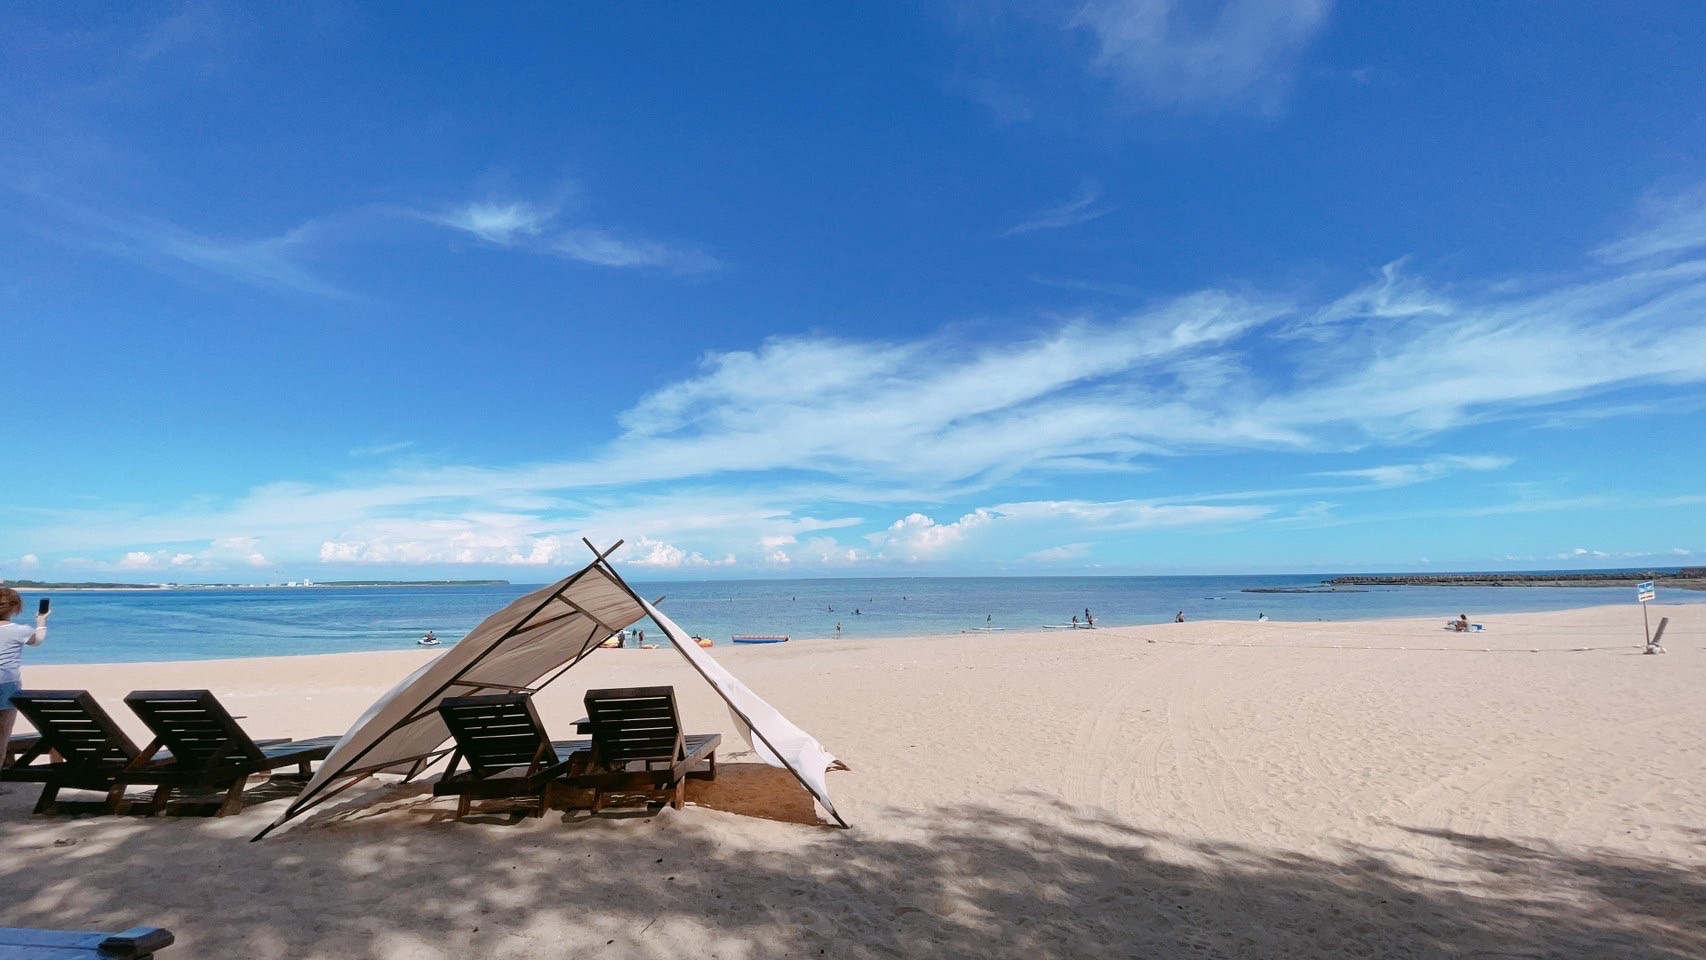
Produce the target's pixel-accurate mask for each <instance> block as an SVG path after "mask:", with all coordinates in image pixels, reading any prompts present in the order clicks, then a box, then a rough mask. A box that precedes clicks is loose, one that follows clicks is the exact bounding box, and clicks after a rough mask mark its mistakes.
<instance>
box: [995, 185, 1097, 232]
mask: <svg viewBox="0 0 1706 960" xmlns="http://www.w3.org/2000/svg"><path fill="white" fill-rule="evenodd" d="M1101 199H1102V188H1101V187H1099V186H1097V185H1096V184H1094V183H1086V184H1085V185H1084V186H1083V187H1082V188H1080V189H1079V191H1078V194H1077V195H1076V196H1074V197H1073V198H1072V199H1070V200H1068V201H1066V202H1065V203H1061V204H1058V205H1056V206H1053V207H1050V208H1049V209H1047V210H1044V211H1042V212H1041V213H1038V214H1036V215H1034V216H1032V217H1029V218H1027V219H1025V220H1022V221H1020V222H1019V223H1017V224H1014V225H1013V226H1011V227H1008V228H1007V229H1006V230H1004V231H1002V233H1001V235H1002V236H1004V237H1016V236H1019V235H1021V234H1026V233H1034V232H1036V231H1038V230H1059V229H1062V228H1064V227H1073V226H1077V225H1078V224H1080V223H1089V222H1090V221H1091V220H1095V219H1097V218H1099V217H1105V216H1107V215H1108V214H1110V213H1112V212H1114V210H1115V209H1116V208H1115V207H1113V206H1107V205H1099V204H1100V202H1101Z"/></svg>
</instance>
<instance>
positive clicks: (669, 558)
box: [616, 537, 735, 570]
mask: <svg viewBox="0 0 1706 960" xmlns="http://www.w3.org/2000/svg"><path fill="white" fill-rule="evenodd" d="M616 559H617V561H618V562H620V563H627V564H631V565H633V566H636V567H650V568H652V569H663V570H678V569H682V568H685V567H728V566H734V564H735V558H734V557H733V556H732V555H730V556H725V557H724V558H723V559H721V560H707V559H705V557H704V555H702V554H700V553H698V552H697V551H693V552H689V551H686V550H682V549H681V548H679V547H676V546H674V545H673V544H668V543H664V542H662V541H658V540H651V539H648V538H646V537H641V538H640V539H639V540H638V541H636V542H634V543H631V544H626V545H624V546H623V548H622V549H621V550H619V551H617V556H616Z"/></svg>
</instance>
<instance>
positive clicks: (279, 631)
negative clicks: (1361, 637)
mask: <svg viewBox="0 0 1706 960" xmlns="http://www.w3.org/2000/svg"><path fill="white" fill-rule="evenodd" d="M1325 576H1326V575H1322V574H1307V575H1305V574H1298V575H1291V576H1237V577H1211V576H1202V577H898V578H886V579H832V580H744V581H682V582H656V581H653V582H634V581H631V583H632V585H633V586H634V588H635V590H636V591H637V592H639V593H640V594H641V595H642V596H644V597H646V598H647V599H656V598H658V597H663V598H664V602H663V603H662V605H661V609H662V610H663V611H664V612H665V613H667V614H669V616H670V617H671V618H672V619H674V620H675V621H676V623H678V624H680V625H681V626H682V628H683V629H685V630H687V631H689V632H691V633H697V634H700V635H702V636H706V637H710V638H711V639H712V640H713V641H715V642H716V643H718V644H719V645H721V644H725V643H728V642H729V637H730V635H732V634H787V635H789V636H790V637H792V638H793V639H794V640H796V641H808V642H809V641H813V640H823V639H831V638H834V637H836V636H840V637H843V638H848V639H858V638H893V637H907V636H919V635H926V634H943V633H959V632H962V631H978V630H982V629H987V628H999V629H1003V630H1035V629H1038V628H1040V627H1044V626H1048V625H1057V624H1066V623H1069V622H1070V618H1071V617H1072V616H1074V615H1076V616H1078V617H1079V618H1080V619H1082V618H1083V616H1084V611H1085V609H1086V608H1088V609H1089V611H1090V612H1091V613H1092V614H1093V615H1094V616H1095V618H1096V623H1097V625H1098V626H1104V627H1115V626H1131V625H1140V624H1157V623H1167V622H1170V621H1172V619H1173V617H1174V615H1175V614H1176V613H1178V612H1181V611H1182V612H1183V613H1184V614H1185V616H1186V617H1187V618H1188V619H1192V620H1253V619H1255V618H1256V617H1257V616H1258V615H1259V614H1264V613H1265V614H1267V616H1268V618H1269V619H1271V620H1278V621H1308V620H1371V619H1379V618H1384V617H1410V616H1432V617H1438V618H1440V620H1441V622H1442V623H1443V622H1444V620H1446V619H1448V618H1452V617H1456V616H1457V615H1458V614H1459V613H1467V614H1468V615H1469V617H1470V619H1471V620H1473V619H1475V618H1477V617H1480V616H1483V615H1486V614H1492V613H1522V612H1532V611H1546V610H1560V609H1568V608H1571V607H1586V606H1599V605H1603V604H1621V603H1627V604H1628V605H1629V609H1630V616H1631V623H1632V624H1637V626H1636V628H1635V629H1637V630H1638V629H1639V628H1638V622H1639V619H1640V611H1639V610H1638V609H1637V607H1638V605H1637V604H1636V602H1635V594H1634V591H1633V590H1632V589H1629V588H1626V587H1513V586H1504V587H1462V586H1450V587H1446V586H1392V587H1386V586H1379V587H1367V588H1361V589H1362V590H1363V591H1364V592H1337V593H1246V592H1244V591H1245V590H1246V589H1249V588H1257V589H1261V588H1266V589H1275V588H1278V589H1287V588H1294V589H1295V588H1308V587H1316V586H1319V585H1320V582H1321V581H1322V580H1323V579H1324V578H1325ZM539 586H540V585H538V584H513V585H507V586H490V585H482V586H421V587H404V586H395V587H242V588H236V587H231V588H226V587H219V588H187V589H163V590H124V591H96V590H82V591H65V592H61V593H54V594H52V596H53V619H52V621H51V631H50V634H49V636H48V640H47V642H46V643H45V644H43V645H42V646H40V647H36V648H31V649H29V650H27V651H26V652H25V655H24V659H25V665H26V666H27V665H28V664H32V663H123V662H134V661H160V660H203V659H220V658H237V657H262V656H283V655H291V654H310V653H349V652H354V651H365V650H407V649H415V648H416V647H415V641H416V640H417V639H419V638H420V637H421V635H422V634H424V633H425V632H426V631H428V630H432V631H433V632H435V633H436V634H437V635H438V637H439V638H440V640H442V641H443V643H444V644H445V645H446V646H448V645H449V644H451V643H454V642H455V641H456V640H458V639H460V638H461V637H462V635H463V634H464V633H466V632H467V631H468V630H470V629H472V628H473V627H474V625H475V624H477V623H479V622H480V621H481V620H483V619H484V618H485V617H487V616H488V615H490V614H492V613H495V612H496V611H497V610H499V609H500V608H502V607H503V606H504V605H505V604H507V603H509V602H510V601H511V600H513V599H515V598H516V597H519V596H521V595H522V594H524V593H528V592H530V591H532V590H535V589H537V588H538V587H539ZM36 596H39V594H30V595H27V596H26V605H25V615H24V617H23V618H22V619H25V620H26V621H27V618H28V616H29V613H30V612H32V611H34V609H35V597H36ZM1697 602H1706V592H1703V591H1692V590H1667V589H1664V588H1663V587H1661V588H1660V595H1659V597H1658V601H1657V604H1658V606H1657V608H1656V609H1655V610H1654V611H1653V612H1652V622H1653V623H1654V624H1657V622H1658V618H1659V617H1660V616H1662V615H1663V605H1665V604H1669V603H1697ZM838 624H839V625H840V631H839V633H837V630H836V626H837V625H838ZM636 629H645V630H648V632H652V637H651V638H650V639H661V638H660V637H659V636H658V632H657V631H656V628H655V627H653V626H651V625H650V624H649V622H647V621H641V622H640V623H639V624H636ZM1637 636H1638V634H1637ZM441 649H442V648H441Z"/></svg>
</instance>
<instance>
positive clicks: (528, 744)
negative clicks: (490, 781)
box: [438, 693, 555, 777]
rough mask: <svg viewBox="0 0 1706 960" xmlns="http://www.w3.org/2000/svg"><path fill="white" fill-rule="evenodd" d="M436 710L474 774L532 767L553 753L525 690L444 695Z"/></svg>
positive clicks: (479, 774)
mask: <svg viewBox="0 0 1706 960" xmlns="http://www.w3.org/2000/svg"><path fill="white" fill-rule="evenodd" d="M438 713H439V716H441V717H443V718H444V725H445V726H446V727H449V728H450V735H451V736H452V737H455V738H456V747H457V749H458V750H460V751H461V753H462V757H463V759H464V760H466V761H467V763H468V769H469V770H470V771H472V772H473V774H474V776H475V777H487V776H491V775H492V774H495V773H501V772H503V771H505V770H511V769H514V768H516V767H532V766H533V764H534V763H535V762H536V761H538V760H539V759H540V758H541V757H546V756H550V757H555V754H554V753H553V752H552V751H551V738H550V737H549V736H547V735H546V733H545V726H544V724H542V723H540V722H539V714H538V713H537V712H536V711H535V710H534V709H533V698H532V697H531V696H529V695H527V694H525V693H493V694H484V695H481V696H478V697H447V698H445V699H444V700H443V701H442V702H440V703H439V705H438Z"/></svg>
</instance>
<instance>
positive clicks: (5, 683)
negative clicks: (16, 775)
mask: <svg viewBox="0 0 1706 960" xmlns="http://www.w3.org/2000/svg"><path fill="white" fill-rule="evenodd" d="M23 609H24V598H23V597H20V596H18V591H16V590H13V589H12V588H11V587H0V763H4V762H5V759H6V755H7V748H9V747H10V746H11V745H12V723H13V722H14V721H15V720H17V719H18V711H17V709H16V708H14V707H13V706H12V694H14V693H17V692H18V691H19V690H22V689H23V688H24V675H23V671H22V669H21V667H20V665H21V664H22V663H23V659H24V647H26V646H30V647H33V646H36V645H38V644H40V643H41V642H42V640H44V639H46V638H47V617H48V615H47V614H45V613H41V614H37V615H36V625H35V626H34V627H26V626H24V625H23V624H21V623H13V622H12V618H13V617H15V616H17V615H18V613H19V611H21V610H23Z"/></svg>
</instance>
